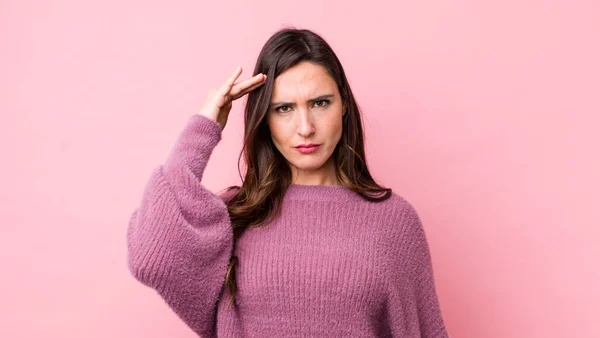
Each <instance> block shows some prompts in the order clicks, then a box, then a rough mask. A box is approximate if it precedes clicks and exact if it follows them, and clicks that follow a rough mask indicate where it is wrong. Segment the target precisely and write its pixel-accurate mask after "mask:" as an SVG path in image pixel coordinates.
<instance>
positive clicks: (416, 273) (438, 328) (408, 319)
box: [388, 202, 449, 338]
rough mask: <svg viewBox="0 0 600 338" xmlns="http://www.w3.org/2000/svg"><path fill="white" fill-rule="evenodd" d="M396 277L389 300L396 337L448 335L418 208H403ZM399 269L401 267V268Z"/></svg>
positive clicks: (395, 265) (435, 337)
mask: <svg viewBox="0 0 600 338" xmlns="http://www.w3.org/2000/svg"><path fill="white" fill-rule="evenodd" d="M403 209H404V210H403V212H402V218H401V219H402V221H401V229H400V233H401V234H400V236H399V238H398V242H396V243H398V244H399V245H401V248H400V249H399V254H398V255H397V257H395V258H394V257H392V261H394V268H395V269H396V270H397V271H394V269H391V271H390V272H391V273H392V274H393V276H395V278H393V279H392V280H390V283H391V285H390V287H391V293H390V295H389V296H390V298H389V303H388V315H389V320H390V326H391V327H390V328H391V331H392V334H393V336H394V337H421V338H448V337H449V335H448V332H447V331H446V326H445V324H444V319H443V316H442V312H441V309H440V304H439V300H438V296H437V291H436V286H435V278H434V273H433V267H432V259H431V252H430V248H429V243H428V241H427V237H426V234H425V230H424V229H423V225H422V223H421V220H420V218H419V215H418V214H417V211H416V210H415V208H414V207H413V206H412V205H410V204H409V203H408V202H407V203H406V205H405V206H404V208H403ZM398 269H399V270H398Z"/></svg>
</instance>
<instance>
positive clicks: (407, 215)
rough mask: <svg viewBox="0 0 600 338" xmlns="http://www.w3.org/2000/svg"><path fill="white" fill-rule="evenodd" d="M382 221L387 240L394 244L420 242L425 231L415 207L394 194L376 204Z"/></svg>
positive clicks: (402, 197)
mask: <svg viewBox="0 0 600 338" xmlns="http://www.w3.org/2000/svg"><path fill="white" fill-rule="evenodd" d="M378 204H380V205H379V206H378V208H381V209H380V210H379V211H380V214H381V215H382V217H383V219H382V221H383V223H384V225H383V230H384V231H385V232H386V236H388V239H389V240H390V241H392V243H395V244H396V245H397V244H398V243H406V242H414V241H417V242H420V241H422V240H423V239H424V237H425V231H424V229H423V224H422V222H421V217H420V215H419V212H418V211H417V207H415V205H414V204H413V203H412V202H411V201H409V200H408V199H407V198H405V197H404V196H403V195H400V194H398V193H396V192H392V195H391V196H390V197H389V198H388V199H387V200H385V201H382V202H378Z"/></svg>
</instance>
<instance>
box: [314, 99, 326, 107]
mask: <svg viewBox="0 0 600 338" xmlns="http://www.w3.org/2000/svg"><path fill="white" fill-rule="evenodd" d="M319 103H322V104H319ZM315 104H316V105H317V107H321V108H323V107H327V106H328V105H329V100H319V101H317V102H315Z"/></svg>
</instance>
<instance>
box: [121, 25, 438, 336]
mask: <svg viewBox="0 0 600 338" xmlns="http://www.w3.org/2000/svg"><path fill="white" fill-rule="evenodd" d="M241 72H242V70H241V68H238V69H237V70H236V71H235V72H234V73H233V74H232V75H231V76H230V77H229V79H227V80H226V81H225V83H223V84H222V85H221V86H220V87H219V88H216V89H211V90H210V91H209V94H208V96H207V98H206V99H205V101H204V103H203V104H202V106H201V108H200V111H199V113H198V114H196V115H193V116H191V117H190V119H189V121H188V122H187V125H186V126H185V127H184V129H183V131H182V132H181V134H180V136H179V138H178V139H177V141H176V144H175V145H174V147H173V149H172V151H171V153H170V154H169V156H168V158H167V159H166V161H165V162H164V163H163V164H162V165H161V166H158V167H157V168H156V169H155V170H154V171H153V173H152V174H151V177H150V179H149V182H148V183H147V185H146V187H145V190H144V195H143V199H142V201H141V203H140V205H139V207H138V208H137V209H136V210H135V211H134V212H133V215H132V216H131V220H130V222H129V228H128V232H127V243H128V263H129V268H130V271H131V273H132V274H133V276H135V278H137V280H139V281H140V282H141V283H144V284H145V285H148V286H150V287H152V288H154V289H155V290H156V291H157V292H158V293H159V294H160V296H161V297H162V298H163V299H164V300H165V301H166V302H167V304H168V305H169V306H170V307H171V308H172V309H173V311H175V312H176V313H177V314H178V315H179V316H180V317H181V319H183V320H184V321H185V323H187V325H189V327H190V328H191V329H193V330H194V331H195V332H196V333H197V334H198V335H200V336H203V337H213V336H226V337H243V336H258V337H296V336H311V337H342V336H352V337H384V336H393V337H448V334H447V332H446V329H445V325H444V321H443V318H442V314H441V311H440V306H439V302H438V298H437V295H436V288H435V283H434V275H433V271H432V265H431V257H430V251H429V246H428V242H427V239H426V236H425V232H424V229H423V227H422V224H421V222H420V219H419V216H418V215H417V212H416V211H415V209H414V208H413V207H412V206H411V204H410V203H409V202H408V201H407V200H405V199H404V198H402V197H401V196H399V195H397V194H395V193H392V191H391V189H386V188H383V187H381V186H379V185H378V184H377V183H376V182H375V180H374V179H373V178H372V177H371V174H370V173H369V170H368V168H367V163H366V158H365V153H364V146H363V131H362V124H361V116H360V111H359V108H358V106H357V104H356V101H355V99H354V97H353V95H352V91H351V90H350V85H349V84H348V80H347V79H346V76H345V74H344V70H343V68H342V65H341V63H340V61H339V60H338V58H337V56H336V55H335V54H334V52H333V50H332V49H331V47H330V46H329V45H328V44H327V43H326V42H325V41H324V40H323V39H322V38H321V37H320V36H318V35H317V34H315V33H313V32H311V31H309V30H297V29H292V28H286V29H282V30H280V31H278V32H277V33H275V34H274V35H273V36H272V37H271V38H270V39H269V40H268V41H267V42H266V44H265V45H264V47H263V49H262V51H261V53H260V55H259V57H258V61H257V63H256V67H255V69H254V76H253V77H251V78H249V79H246V80H243V81H238V77H239V76H240V74H241ZM246 94H248V100H247V104H246V108H245V119H244V122H245V132H244V133H245V134H244V146H243V150H242V153H243V155H244V159H245V164H246V168H247V169H246V173H245V177H244V180H243V183H242V185H241V186H240V187H237V186H234V187H230V188H229V189H227V190H226V191H224V192H223V193H220V194H214V193H212V192H211V191H209V190H207V189H206V188H205V187H204V186H203V185H202V184H201V180H202V175H203V173H204V169H205V168H206V165H207V162H208V160H209V157H210V155H211V153H212V151H213V149H214V147H215V146H216V145H217V143H218V142H219V141H220V139H221V133H222V129H223V128H224V127H225V125H226V123H227V118H228V115H229V111H230V110H231V106H232V102H233V101H234V100H236V99H239V98H241V97H243V96H244V95H246Z"/></svg>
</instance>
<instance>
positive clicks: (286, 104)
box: [271, 94, 333, 107]
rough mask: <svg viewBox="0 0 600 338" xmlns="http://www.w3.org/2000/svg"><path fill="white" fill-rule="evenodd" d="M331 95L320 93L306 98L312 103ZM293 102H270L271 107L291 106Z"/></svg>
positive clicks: (328, 97) (331, 95)
mask: <svg viewBox="0 0 600 338" xmlns="http://www.w3.org/2000/svg"><path fill="white" fill-rule="evenodd" d="M332 97H333V94H327V95H321V96H317V97H315V98H314V99H310V100H308V102H310V103H314V102H317V101H321V100H325V99H330V98H332ZM293 105H294V102H281V101H280V102H273V103H271V107H275V106H293Z"/></svg>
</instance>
